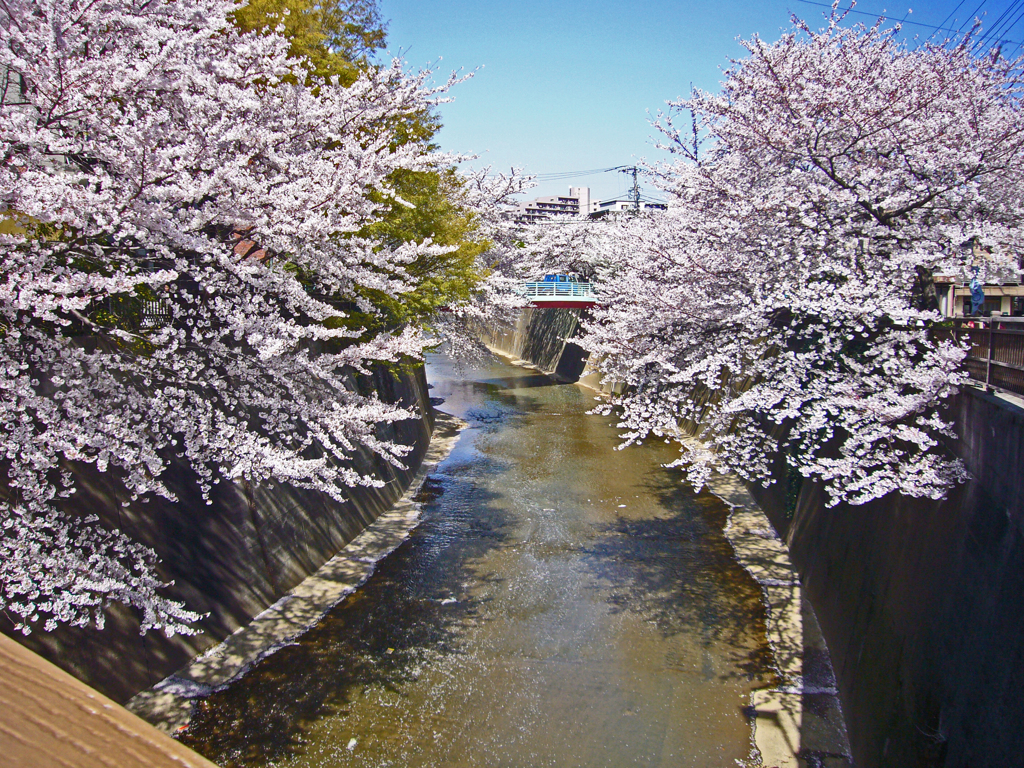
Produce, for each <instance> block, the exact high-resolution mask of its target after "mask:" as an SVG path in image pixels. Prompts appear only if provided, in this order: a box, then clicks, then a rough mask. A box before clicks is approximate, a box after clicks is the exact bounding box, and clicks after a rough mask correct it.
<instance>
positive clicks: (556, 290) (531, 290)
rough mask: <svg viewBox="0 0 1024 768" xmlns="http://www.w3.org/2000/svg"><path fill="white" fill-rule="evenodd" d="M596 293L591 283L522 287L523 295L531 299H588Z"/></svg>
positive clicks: (538, 284)
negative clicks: (551, 297)
mask: <svg viewBox="0 0 1024 768" xmlns="http://www.w3.org/2000/svg"><path fill="white" fill-rule="evenodd" d="M594 293H595V291H594V286H593V285H592V284H591V283H574V282H572V281H564V282H544V283H524V284H523V287H522V294H523V295H524V296H529V297H531V298H532V297H538V296H540V297H543V296H575V297H577V298H587V297H591V296H593V295H594Z"/></svg>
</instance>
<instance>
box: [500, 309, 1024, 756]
mask: <svg viewBox="0 0 1024 768" xmlns="http://www.w3.org/2000/svg"><path fill="white" fill-rule="evenodd" d="M572 312H573V311H572V310H528V311H526V312H524V313H523V316H522V317H521V318H520V321H519V323H518V325H517V326H516V328H515V329H505V330H502V329H491V330H490V332H489V334H488V335H487V341H488V342H489V343H490V344H491V345H492V346H493V347H495V348H497V349H500V350H501V351H503V352H505V353H506V354H509V355H512V356H515V357H519V358H521V359H523V360H526V361H528V362H532V363H534V364H536V365H538V367H540V368H542V369H544V370H547V371H551V372H554V371H556V370H558V368H559V366H560V365H561V366H564V365H565V364H564V363H563V361H562V357H561V355H562V354H563V353H562V352H560V351H559V344H558V339H559V338H561V339H563V340H565V339H570V340H571V339H572V338H573V336H574V335H575V332H576V328H577V326H578V318H577V320H576V323H577V326H572V333H571V334H569V333H564V329H567V328H569V327H570V326H571V322H570V321H569V319H568V318H566V317H564V316H561V315H558V314H556V313H572ZM560 334H564V335H560ZM537 339H543V340H545V341H544V343H541V344H538V343H536V342H533V341H531V340H537ZM561 349H563V350H564V349H568V350H569V352H568V353H566V354H567V356H568V358H569V359H571V360H572V361H573V363H572V370H575V368H577V367H579V363H578V361H577V360H576V355H577V353H576V351H575V350H576V349H578V347H577V345H575V344H572V343H571V341H570V342H567V343H564V344H563V346H562V347H561ZM538 351H539V352H540V354H538ZM583 368H584V369H586V370H583V369H581V375H583V376H586V375H593V374H592V368H593V366H592V365H591V364H587V363H585V364H584V366H583ZM564 370H567V368H565V367H563V371H564ZM587 383H590V384H591V385H592V386H593V383H594V382H587ZM947 416H948V417H949V418H950V419H951V420H952V421H953V422H954V424H955V429H956V432H957V435H958V439H957V440H954V441H950V448H951V449H952V450H953V451H954V452H955V453H956V454H957V455H958V456H960V457H961V458H962V459H963V461H964V463H965V464H966V465H967V468H968V470H969V471H970V473H971V475H972V477H973V479H972V480H971V481H970V482H968V483H966V484H964V485H962V486H960V487H958V488H956V489H954V490H953V491H952V492H951V493H950V494H949V495H948V497H947V498H946V499H945V500H943V501H932V500H928V499H910V498H906V497H903V496H899V495H896V494H890V495H889V496H886V497H885V498H883V499H879V500H877V501H875V502H873V503H870V504H865V505H861V506H856V507H854V506H849V505H839V506H837V507H834V508H831V509H830V508H827V507H826V506H825V505H826V502H827V498H826V496H825V494H824V493H823V492H822V490H821V488H820V487H819V486H817V485H816V484H815V483H811V482H803V483H798V482H795V480H796V478H793V479H790V478H788V477H787V472H786V466H785V462H784V460H783V459H782V457H779V459H778V460H777V461H776V469H775V473H774V475H775V480H776V482H775V484H774V485H772V486H770V487H769V488H767V489H765V488H761V487H760V486H755V487H753V488H751V489H750V490H751V491H752V493H753V494H754V496H755V498H756V499H757V501H758V503H759V504H760V505H761V506H762V507H763V508H764V509H765V511H766V512H767V513H768V516H769V518H770V519H771V521H772V523H773V525H774V526H775V528H776V529H777V530H778V531H779V532H780V534H782V535H783V536H784V538H785V539H786V542H787V543H788V545H789V550H790V554H791V557H792V559H793V562H794V563H795V564H796V566H797V569H798V571H799V573H800V576H801V580H802V582H803V585H804V589H805V594H806V595H807V596H808V597H809V599H810V602H811V604H812V605H813V607H814V611H815V613H816V615H817V617H818V620H819V622H820V625H821V630H822V633H823V635H824V637H825V640H826V641H827V643H828V647H829V649H830V652H831V657H832V664H833V667H834V669H835V673H836V678H837V682H838V687H839V691H840V698H841V701H842V704H843V711H844V715H845V719H846V725H847V729H848V732H849V738H850V745H851V748H852V753H853V757H854V761H855V764H856V765H858V766H860V767H861V768H875V767H876V766H879V767H881V766H884V767H885V768H905V767H906V766H914V767H915V768H926V767H931V766H936V767H937V766H943V767H944V768H966V767H967V766H975V767H976V766H997V765H999V766H1002V765H1006V766H1009V765H1018V764H1020V762H1021V755H1024V729H1021V728H1020V723H1021V722H1024V696H1022V695H1021V691H1022V690H1024V610H1022V609H1021V606H1024V409H1022V408H1021V407H1019V406H1018V405H1015V404H1014V403H1013V402H1010V401H1008V400H1006V399H1003V398H1000V397H995V396H992V395H989V394H985V393H984V392H981V391H979V390H977V389H973V388H967V389H965V390H964V391H963V392H962V393H961V394H960V395H958V396H957V397H955V398H953V399H952V400H951V402H950V404H949V407H948V413H947Z"/></svg>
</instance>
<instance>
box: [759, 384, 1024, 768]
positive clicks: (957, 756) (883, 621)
mask: <svg viewBox="0 0 1024 768" xmlns="http://www.w3.org/2000/svg"><path fill="white" fill-rule="evenodd" d="M947 415H948V417H949V418H950V419H951V420H952V421H953V423H954V425H955V430H956V432H957V434H958V436H959V439H958V440H955V441H951V443H950V446H951V448H952V450H953V451H954V452H955V453H957V454H958V455H959V456H960V457H961V458H962V459H963V460H964V463H965V464H966V465H967V469H968V470H969V471H970V473H971V474H972V476H973V479H972V480H971V481H970V482H968V483H966V484H964V485H961V486H960V487H958V488H956V489H954V490H953V491H952V492H951V493H950V494H949V496H948V497H947V498H946V499H945V500H943V501H931V500H928V499H910V498H906V497H903V496H899V495H896V494H890V495H888V496H886V497H884V498H882V499H879V500H877V501H874V502H871V503H869V504H865V505H862V506H857V507H853V506H849V505H846V504H840V505H838V506H836V507H834V508H831V509H828V508H826V507H825V503H826V501H827V499H826V498H825V495H824V493H823V492H822V490H821V488H820V487H819V486H818V485H817V484H815V483H810V482H805V483H803V485H802V486H801V487H800V490H799V494H798V495H797V496H796V501H795V506H794V505H793V502H792V487H791V495H790V503H789V505H788V506H789V507H790V509H791V512H790V513H788V514H787V504H786V499H785V495H786V494H785V491H786V488H787V483H786V482H785V481H784V477H785V469H784V466H783V465H782V463H781V462H779V466H778V469H777V472H776V475H777V476H778V477H779V479H780V481H781V482H779V483H777V484H776V485H775V486H773V487H771V488H769V489H767V490H763V489H758V488H755V489H753V491H754V493H755V495H756V496H757V497H758V500H759V501H760V503H761V505H762V506H763V507H764V508H765V510H766V511H767V512H768V513H769V516H770V517H771V518H772V520H773V523H774V524H775V527H776V528H777V529H779V530H780V531H782V532H784V534H785V538H786V540H787V542H788V544H789V548H790V552H791V553H792V557H793V560H794V562H795V563H796V565H797V567H798V569H799V571H800V574H801V577H802V581H803V583H804V587H805V590H806V592H807V594H808V595H809V596H810V599H811V601H812V603H813V604H814V607H815V609H816V611H817V615H818V618H819V620H820V622H821V628H822V631H823V633H824V635H825V637H826V639H827V640H828V645H829V648H830V650H831V652H832V662H833V665H834V667H835V671H836V677H837V679H838V683H839V689H840V693H841V698H842V702H843V710H844V713H845V715H846V720H847V725H848V727H849V732H850V742H851V746H852V749H853V755H854V758H855V759H856V762H857V765H859V766H864V767H865V768H871V767H873V766H885V767H886V768H889V767H890V766H891V767H892V768H897V767H899V768H903V766H920V767H922V768H923V767H924V766H948V767H950V768H952V767H953V766H1010V765H1020V763H1021V759H1022V758H1021V756H1022V755H1024V730H1022V729H1021V728H1020V723H1021V720H1022V719H1024V698H1022V697H1021V695H1020V691H1021V690H1022V689H1024V612H1022V611H1021V606H1022V605H1024V505H1022V501H1024V409H1022V408H1021V407H1019V406H1018V405H1015V404H1014V403H1013V402H1010V401H1008V400H1006V399H1003V398H1000V397H995V396H993V395H989V394H985V393H984V392H981V391H979V390H976V389H973V388H970V389H965V390H964V391H963V392H961V393H960V395H958V396H957V397H955V398H953V399H952V401H951V402H950V404H949V409H948V414H947Z"/></svg>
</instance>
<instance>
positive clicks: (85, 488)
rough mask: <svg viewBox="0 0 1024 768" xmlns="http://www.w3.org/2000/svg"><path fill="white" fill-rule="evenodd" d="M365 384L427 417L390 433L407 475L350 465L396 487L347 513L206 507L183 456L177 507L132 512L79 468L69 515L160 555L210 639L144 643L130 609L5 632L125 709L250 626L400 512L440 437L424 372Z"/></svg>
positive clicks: (287, 492) (258, 494)
mask: <svg viewBox="0 0 1024 768" xmlns="http://www.w3.org/2000/svg"><path fill="white" fill-rule="evenodd" d="M356 383H357V387H358V388H359V389H360V391H363V392H366V393H369V392H376V393H377V394H378V395H379V396H380V397H381V399H382V400H385V401H388V402H398V403H402V404H403V405H406V406H410V407H415V408H417V409H418V410H419V412H420V413H422V414H424V415H423V417H422V418H421V419H418V420H407V421H401V422H396V423H394V424H393V425H388V426H385V427H382V429H381V437H383V438H385V439H390V440H394V441H396V442H400V443H403V444H406V445H412V446H413V451H412V453H411V454H409V455H408V456H407V457H406V458H405V460H404V461H405V464H406V465H407V467H408V469H405V470H401V469H396V468H394V467H392V466H391V465H389V464H387V463H386V462H385V461H383V460H382V459H380V458H379V457H377V456H375V455H373V454H371V453H370V452H369V451H367V450H362V451H360V452H358V453H357V454H356V455H355V456H354V458H353V460H352V462H351V465H352V466H353V467H354V468H355V469H356V470H357V471H359V472H361V473H364V474H370V475H373V476H376V477H378V478H380V479H381V480H384V481H386V485H385V486H384V487H381V488H365V487H358V488H352V489H350V491H349V494H348V498H347V500H346V501H345V502H343V503H339V502H337V501H335V500H333V499H331V498H330V497H328V496H326V495H324V494H321V493H318V492H315V491H307V490H302V489H297V488H293V487H290V486H286V485H281V484H274V485H273V486H260V487H255V488H251V487H247V486H245V485H242V484H232V483H221V484H219V485H217V486H215V487H214V491H213V493H212V496H211V501H212V504H210V505H207V504H206V503H205V502H204V501H203V499H202V498H201V494H200V490H199V485H198V483H197V478H196V476H195V474H194V473H193V472H192V471H191V470H190V469H189V467H188V466H187V464H186V463H185V462H184V461H181V460H174V459H173V458H172V460H171V463H170V466H169V468H168V470H167V472H166V474H165V476H164V477H165V479H166V480H167V483H168V485H169V487H170V488H171V489H172V490H173V491H174V493H175V494H176V495H177V496H178V499H179V501H178V502H175V503H172V502H168V501H166V500H164V499H153V500H151V501H150V502H149V503H148V504H142V503H139V502H129V503H128V504H127V505H123V504H122V502H124V501H126V494H125V492H124V489H123V487H122V485H121V484H120V482H119V481H118V478H117V477H116V475H115V474H114V473H109V474H104V473H99V472H96V471H95V468H93V467H91V466H78V467H73V471H74V473H75V474H76V475H77V478H76V479H77V480H78V483H79V488H80V490H79V492H78V493H77V494H76V495H75V496H74V497H73V498H72V499H70V500H68V504H67V509H66V511H67V512H68V513H69V514H72V515H82V514H88V513H91V514H96V515H98V516H99V517H100V520H101V522H102V524H103V525H105V526H108V527H112V528H114V527H116V528H119V529H121V530H123V531H125V532H126V533H127V534H128V535H129V536H131V537H132V538H133V539H134V540H136V541H139V542H142V543H144V544H146V545H148V546H150V547H152V548H153V549H154V550H155V551H156V552H157V554H158V555H159V556H160V560H161V564H160V566H159V573H160V575H161V577H163V578H164V579H165V580H167V581H173V582H174V585H173V586H172V587H170V588H168V589H167V590H166V593H167V594H168V595H169V596H171V597H173V598H176V599H179V600H183V601H184V602H185V603H186V605H188V607H189V608H191V609H193V610H196V611H200V612H203V613H209V616H208V617H207V618H205V619H203V620H202V621H201V622H200V624H199V627H200V628H201V629H202V633H201V634H199V635H196V636H193V637H182V636H177V637H173V638H167V637H165V636H164V635H163V634H162V633H160V632H150V633H148V634H146V635H144V636H140V634H139V620H138V616H137V615H136V614H135V612H134V611H133V610H131V609H126V608H124V607H121V606H113V607H111V608H110V609H109V610H108V611H107V622H106V627H105V628H104V629H103V630H97V629H95V628H92V627H89V628H76V627H62V628H59V629H58V630H56V631H54V632H49V633H47V632H42V631H36V632H33V633H32V634H31V635H28V636H27V637H26V636H23V635H21V634H20V633H14V632H13V631H12V628H11V625H10V624H9V623H2V622H3V621H5V620H0V631H3V632H4V633H5V634H8V635H10V636H11V637H13V638H14V639H15V640H17V641H18V642H19V643H21V644H22V645H24V646H26V647H28V648H29V649H31V650H33V651H35V652H36V653H38V654H39V655H41V656H42V657H43V658H45V659H47V660H49V661H51V662H53V663H54V664H56V665H57V666H59V667H61V668H62V669H64V670H65V671H67V672H69V673H71V674H72V675H74V676H75V677H77V678H78V679H79V680H82V681H84V682H86V683H88V684H89V685H90V686H92V687H93V688H95V689H97V690H98V691H100V692H101V693H103V694H105V695H106V696H108V697H110V698H111V699H114V700H115V701H118V702H122V703H123V702H125V701H127V700H128V699H130V698H131V697H133V696H134V695H135V694H137V693H138V692H139V691H141V690H144V689H148V688H150V687H151V686H153V685H154V684H156V683H158V682H159V681H161V680H164V679H165V678H166V677H167V676H168V675H171V674H172V673H174V672H176V671H177V670H179V669H181V668H182V667H184V666H185V665H186V664H187V663H188V662H189V661H190V660H191V659H193V658H195V657H196V656H198V655H199V654H202V653H203V652H204V651H207V650H208V649H210V648H211V647H212V646H215V645H217V644H218V643H220V642H221V641H222V640H224V639H225V638H228V637H229V636H231V635H232V634H233V633H235V632H236V631H237V630H239V629H240V628H242V627H245V626H246V625H248V624H249V623H250V621H251V620H252V618H253V617H254V616H256V615H258V614H260V613H262V612H264V611H266V610H267V609H268V608H270V607H271V606H272V605H274V604H275V602H276V601H278V600H279V599H280V598H282V597H283V596H285V595H287V594H288V593H290V592H291V591H292V590H293V589H294V588H295V587H296V586H297V585H299V584H300V583H301V582H303V580H305V579H306V578H307V577H309V576H310V575H312V574H313V573H315V572H316V571H317V570H318V569H319V568H321V566H323V565H324V563H326V562H327V561H328V560H329V559H331V558H332V557H333V556H334V555H335V554H336V553H337V552H338V551H339V550H341V549H342V547H344V546H345V545H346V544H348V543H349V542H351V541H352V540H353V539H354V538H355V537H356V536H357V535H359V533H360V532H361V531H363V530H364V529H365V528H366V527H367V526H369V525H370V524H371V523H373V522H374V521H375V520H376V519H377V518H378V516H379V515H380V514H381V513H382V512H384V511H385V510H388V509H390V508H391V507H392V506H393V505H394V504H395V502H396V501H397V500H398V499H399V498H400V497H401V496H402V494H403V493H405V492H406V489H407V488H408V487H409V485H410V483H411V482H412V481H413V479H414V478H415V476H416V473H417V470H418V469H419V467H420V465H421V463H422V461H423V458H424V455H425V453H426V452H427V449H428V445H429V443H430V436H431V431H432V429H433V416H432V412H431V408H430V404H429V397H428V395H427V383H426V376H425V374H424V370H423V366H422V365H411V366H409V367H405V368H403V369H401V370H391V369H385V368H383V367H381V368H379V369H377V370H376V371H375V372H374V373H373V375H371V376H363V377H359V379H358V381H357V382H356Z"/></svg>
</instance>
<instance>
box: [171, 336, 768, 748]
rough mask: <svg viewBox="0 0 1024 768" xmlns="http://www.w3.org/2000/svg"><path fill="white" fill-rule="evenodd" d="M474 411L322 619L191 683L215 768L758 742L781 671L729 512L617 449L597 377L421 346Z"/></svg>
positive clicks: (661, 456) (447, 385) (458, 404)
mask: <svg viewBox="0 0 1024 768" xmlns="http://www.w3.org/2000/svg"><path fill="white" fill-rule="evenodd" d="M428 378H429V380H430V382H431V384H432V386H433V389H432V391H431V394H432V395H434V396H435V397H436V398H439V399H442V400H443V403H441V404H440V405H439V406H438V407H439V408H440V409H442V410H445V411H447V412H449V413H452V414H454V415H456V416H458V417H460V418H462V419H463V420H465V421H466V422H468V424H469V427H468V428H467V429H466V430H465V431H464V432H463V433H462V435H461V437H460V438H459V441H458V443H457V444H456V446H455V448H454V450H453V451H452V453H451V455H450V456H449V457H448V459H447V460H445V461H444V462H443V463H442V464H440V465H439V466H438V468H437V470H436V471H435V472H434V474H433V475H432V476H431V477H430V478H429V479H428V482H427V483H426V484H425V486H424V489H423V491H422V492H421V496H420V502H421V504H422V518H421V520H422V522H421V523H420V525H419V527H418V528H416V529H415V530H414V531H413V532H412V534H411V536H410V537H409V539H408V540H407V541H406V542H405V543H404V544H402V546H400V547H399V548H398V549H397V550H396V551H395V552H394V553H393V554H392V555H390V556H389V557H388V558H387V559H385V560H384V561H383V562H381V563H380V564H379V566H378V568H377V570H376V572H375V573H374V575H373V576H372V577H371V578H370V579H369V580H368V581H367V582H366V584H364V585H363V586H362V587H361V588H360V589H359V590H358V591H356V592H355V593H354V594H352V595H351V596H350V597H348V598H347V599H346V600H345V601H343V602H342V603H341V604H339V605H338V606H337V608H335V609H334V610H333V611H332V612H331V613H330V614H328V616H327V617H326V618H325V619H324V620H323V621H322V622H321V623H320V624H319V625H318V626H316V627H315V628H313V629H312V630H310V631H309V632H308V633H306V634H305V635H303V636H302V637H301V638H300V639H299V640H298V641H296V642H295V643H293V644H292V645H289V646H287V647H285V648H283V649H281V650H279V651H277V652H276V653H274V654H273V655H271V656H269V657H268V658H266V659H264V660H263V661H261V662H260V663H259V664H257V665H256V666H255V667H254V668H253V669H252V670H250V671H249V673H248V674H247V675H245V676H244V677H243V678H241V679H240V680H238V681H237V682H235V683H233V684H232V685H231V686H229V687H228V688H227V689H225V690H223V691H220V692H218V693H216V694H214V695H212V696H210V697H209V698H207V699H205V700H203V701H202V702H201V703H200V704H199V705H198V706H197V709H196V712H195V714H194V716H193V718H192V722H191V724H190V726H189V728H188V730H187V731H186V732H185V733H183V734H181V739H182V741H183V742H185V743H186V744H188V745H189V746H191V747H193V748H194V749H196V750H198V751H200V752H201V753H203V754H205V755H206V756H208V757H210V758H211V759H213V760H214V761H216V762H218V763H220V764H221V765H224V766H267V765H281V766H289V767H292V766H294V767H295V768H298V767H299V766H302V767H305V766H310V767H312V766H317V767H327V766H331V767H333V766H420V765H424V766H425V765H446V766H546V765H550V766H625V765H639V766H695V767H696V766H701V767H705V768H713V767H714V766H731V767H734V766H736V765H737V761H747V760H748V759H750V758H751V756H752V749H753V741H752V726H753V723H752V713H751V711H750V708H749V706H748V705H749V703H750V700H751V699H750V695H751V692H752V691H754V690H755V689H761V688H767V687H770V686H772V685H773V684H774V683H775V682H776V674H775V672H774V671H773V669H772V667H771V664H772V654H771V652H770V649H769V647H768V643H767V640H766V635H765V608H764V604H763V601H762V593H761V590H760V587H759V586H758V585H757V584H756V583H755V582H754V580H753V578H752V577H751V576H750V575H749V573H748V572H747V571H746V570H744V569H743V567H741V566H740V565H739V564H738V563H737V561H736V558H735V555H734V552H733V549H732V547H731V546H730V544H729V542H728V541H727V540H726V538H725V537H724V535H723V529H724V528H725V525H726V519H727V516H728V513H729V510H728V508H727V507H726V506H725V504H724V503H723V502H722V501H720V500H719V499H718V498H716V497H714V496H712V495H710V494H707V493H704V494H695V493H693V492H692V491H690V490H688V489H687V487H686V486H684V485H682V484H681V482H680V476H679V473H678V471H673V470H668V469H664V468H663V466H662V465H663V464H664V463H666V462H668V461H671V460H672V459H673V458H674V457H675V455H676V449H674V448H672V447H671V446H668V445H664V444H661V443H650V444H647V445H644V446H634V447H630V448H626V449H624V450H616V446H617V445H618V444H619V442H620V441H619V437H618V433H617V431H616V429H615V428H614V424H612V423H609V419H608V418H606V417H601V416H595V415H590V414H588V413H587V411H588V410H589V409H591V408H592V407H593V406H594V405H595V403H594V393H593V392H591V391H590V390H587V389H585V388H583V387H580V386H577V385H572V384H559V383H557V382H555V381H554V380H552V379H550V378H548V377H547V376H544V375H543V374H540V373H538V372H536V371H531V370H528V369H523V368H519V367H516V366H512V365H510V364H507V363H504V362H500V361H497V360H494V361H491V362H487V363H483V364H480V365H477V366H474V367H469V368H466V369H459V368H458V367H457V366H455V365H454V364H453V363H452V362H451V361H449V360H447V359H445V358H443V357H440V356H433V357H431V358H430V359H429V360H428Z"/></svg>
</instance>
